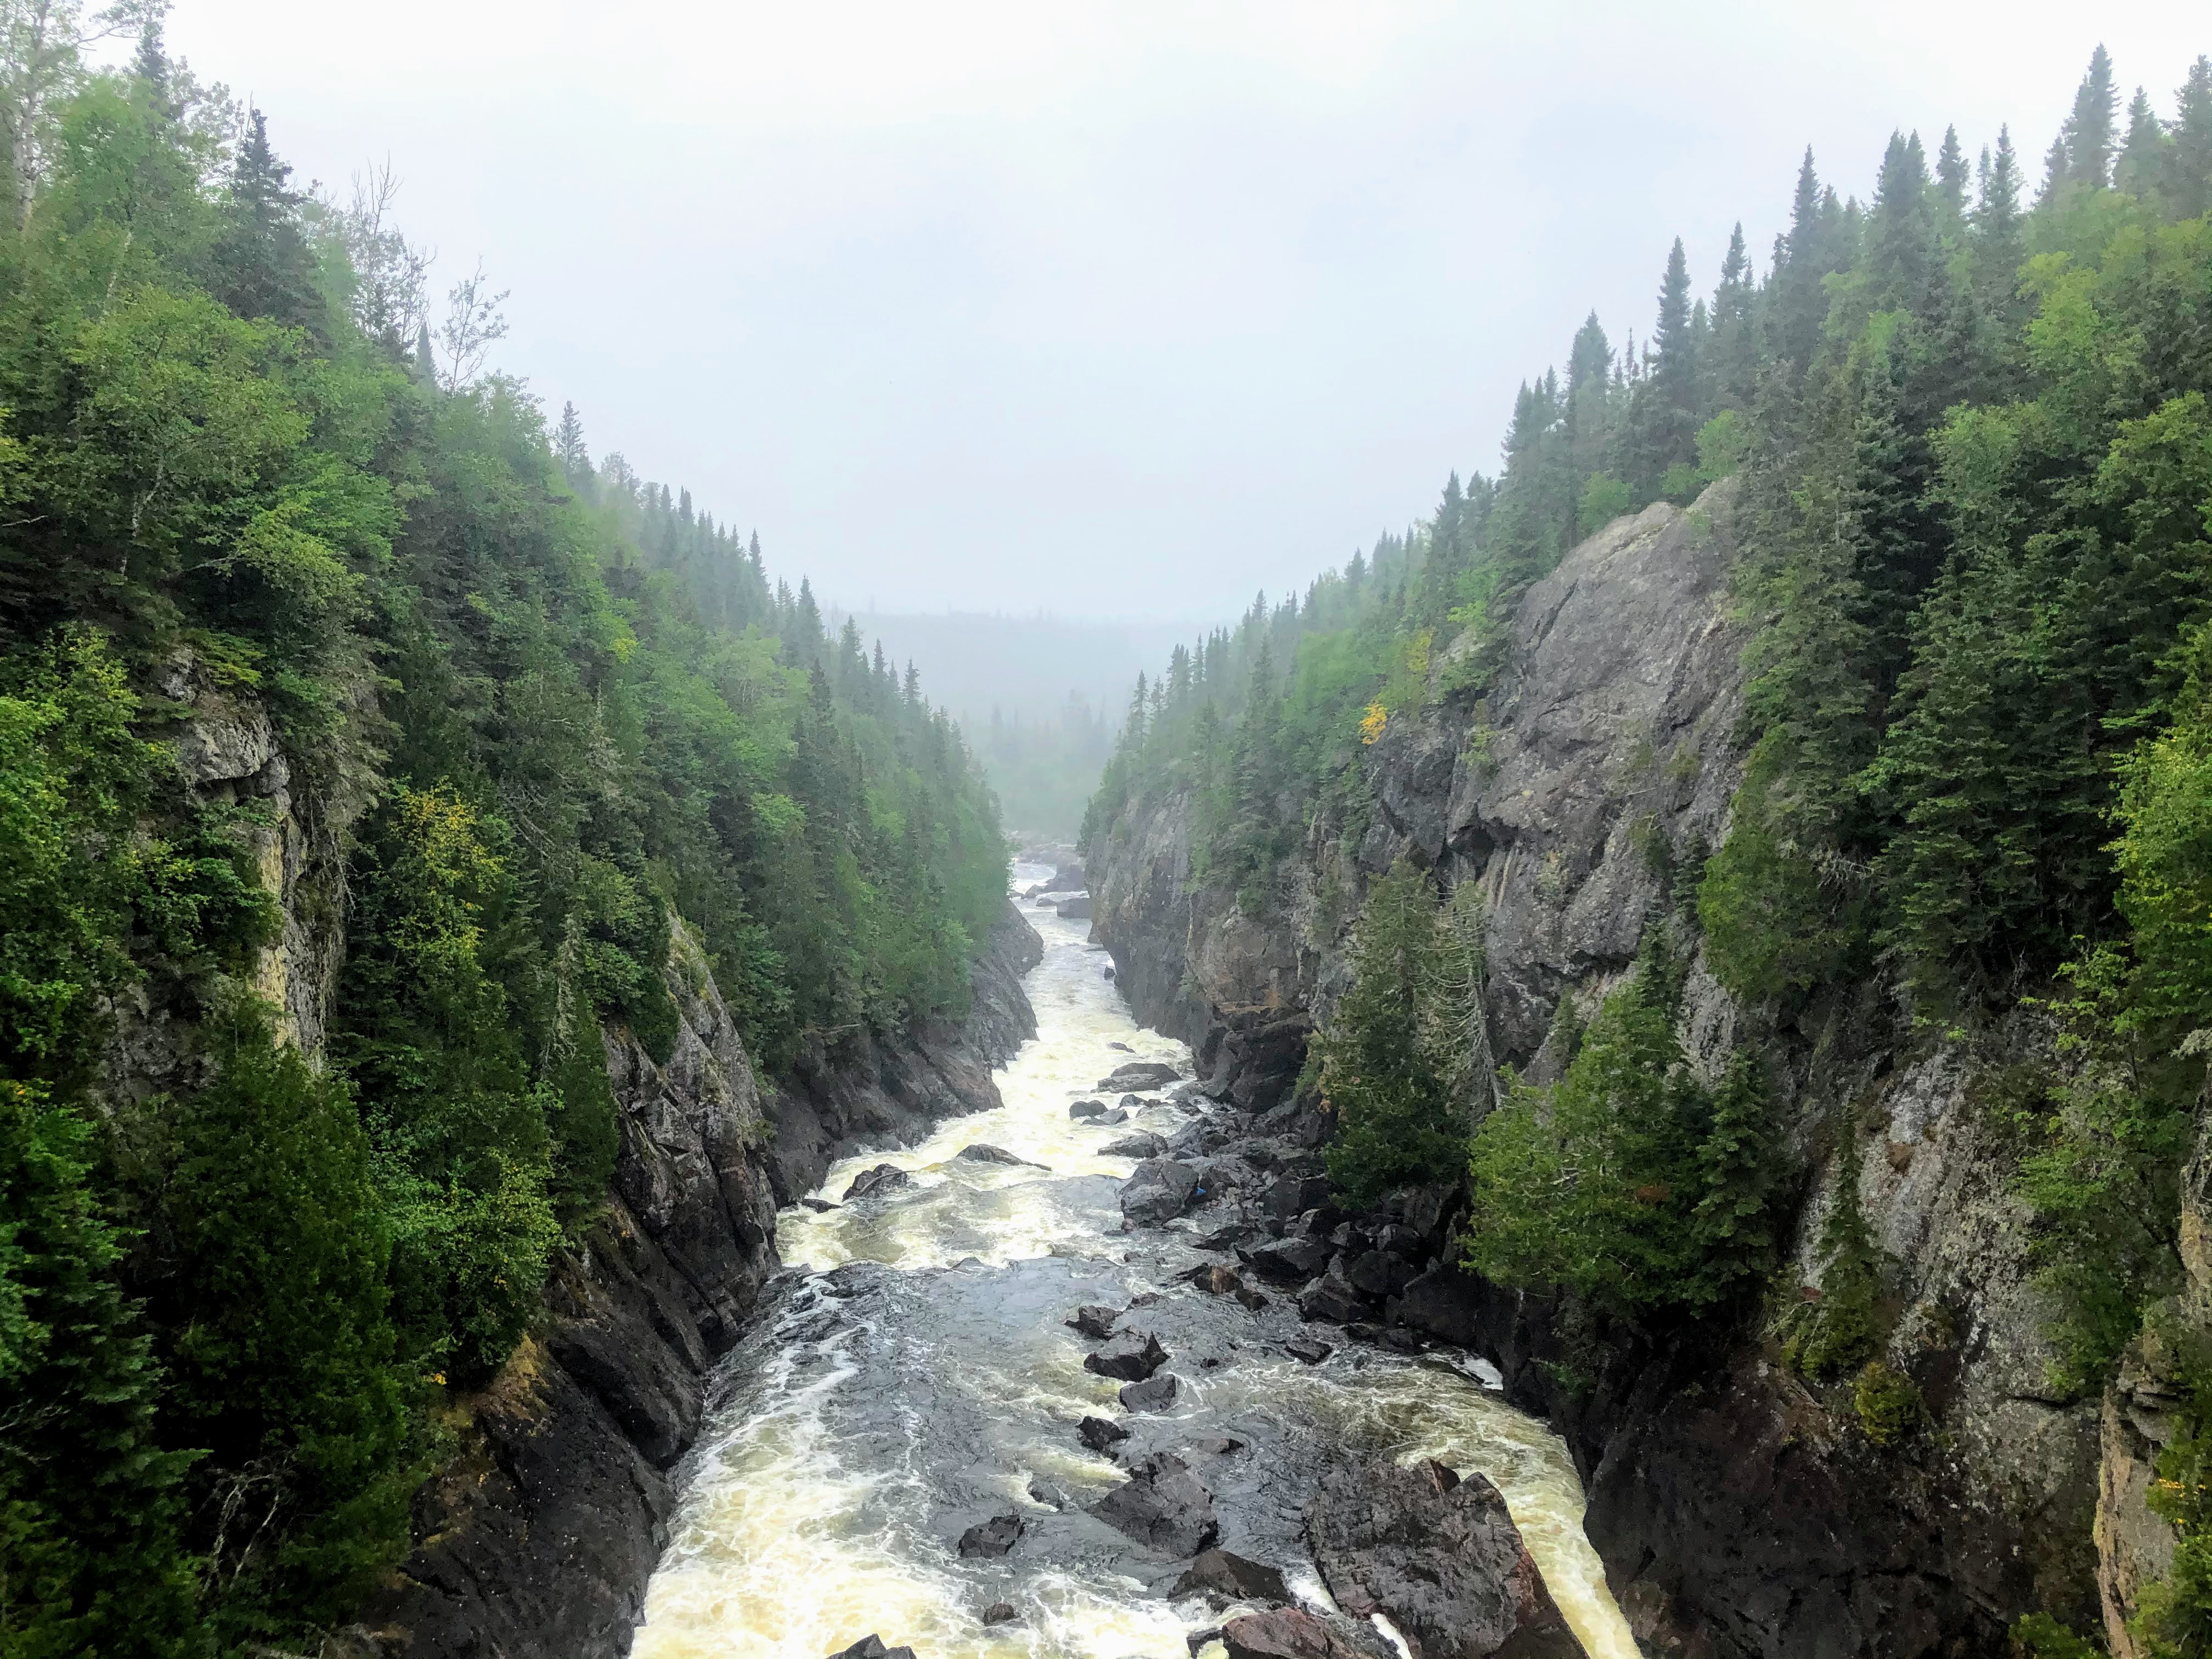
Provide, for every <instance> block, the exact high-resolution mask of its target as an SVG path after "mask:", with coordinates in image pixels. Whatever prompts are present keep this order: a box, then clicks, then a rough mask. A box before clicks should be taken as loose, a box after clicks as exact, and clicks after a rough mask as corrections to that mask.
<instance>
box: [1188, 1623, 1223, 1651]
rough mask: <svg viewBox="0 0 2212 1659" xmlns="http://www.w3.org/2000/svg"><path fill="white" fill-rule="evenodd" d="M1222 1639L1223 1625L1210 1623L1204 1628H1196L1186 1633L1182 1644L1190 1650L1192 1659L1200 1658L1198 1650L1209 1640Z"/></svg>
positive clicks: (1216, 1640)
mask: <svg viewBox="0 0 2212 1659" xmlns="http://www.w3.org/2000/svg"><path fill="white" fill-rule="evenodd" d="M1220 1639H1221V1626H1218V1625H1208V1626H1206V1628H1205V1629H1203V1630H1194V1631H1191V1632H1188V1634H1186V1635H1185V1636H1184V1637H1183V1638H1182V1644H1183V1645H1184V1646H1185V1647H1187V1648H1188V1649H1189V1650H1190V1652H1191V1659H1198V1650H1200V1648H1202V1647H1204V1646H1205V1645H1206V1644H1207V1643H1208V1642H1218V1641H1219V1640H1220Z"/></svg>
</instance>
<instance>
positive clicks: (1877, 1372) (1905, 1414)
mask: <svg viewBox="0 0 2212 1659" xmlns="http://www.w3.org/2000/svg"><path fill="white" fill-rule="evenodd" d="M1851 1409H1852V1410H1853V1411H1855V1412H1856V1413H1858V1419H1859V1426H1860V1427H1861V1428H1862V1429H1863V1430H1865V1431H1866V1437H1867V1438H1868V1439H1869V1440H1871V1441H1873V1442H1874V1443H1875V1445H1877V1446H1893V1445H1895V1444H1896V1443H1898V1442H1899V1441H1900V1440H1903V1439H1904V1438H1905V1437H1906V1436H1908V1435H1910V1434H1911V1432H1912V1431H1914V1430H1915V1429H1917V1428H1918V1427H1919V1426H1920V1419H1921V1417H1922V1415H1923V1409H1924V1408H1923V1405H1922V1402H1921V1398H1920V1385H1919V1384H1918V1383H1915V1382H1914V1381H1913V1380H1912V1379H1911V1377H1909V1376H1905V1373H1904V1372H1902V1371H1900V1370H1896V1369H1895V1368H1894V1367H1893V1366H1891V1365H1889V1364H1886V1363H1884V1362H1883V1361H1881V1360H1879V1359H1869V1361H1867V1363H1866V1365H1865V1368H1864V1369H1863V1370H1861V1371H1860V1372H1859V1375H1858V1380H1857V1382H1856V1383H1853V1384H1852V1385H1851Z"/></svg>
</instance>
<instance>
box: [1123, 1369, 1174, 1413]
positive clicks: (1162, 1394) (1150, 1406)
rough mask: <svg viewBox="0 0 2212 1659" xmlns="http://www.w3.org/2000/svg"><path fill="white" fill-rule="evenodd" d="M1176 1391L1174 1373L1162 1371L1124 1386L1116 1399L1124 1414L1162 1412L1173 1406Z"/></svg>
mask: <svg viewBox="0 0 2212 1659" xmlns="http://www.w3.org/2000/svg"><path fill="white" fill-rule="evenodd" d="M1178 1391H1179V1389H1178V1385H1177V1384H1176V1380H1175V1373H1174V1372H1172V1371H1164V1372H1162V1373H1161V1374H1160V1375H1159V1376H1148V1377H1146V1379H1145V1380H1144V1381H1143V1382H1141V1383H1128V1384H1127V1385H1125V1386H1124V1387H1123V1388H1122V1389H1121V1394H1120V1395H1119V1396H1118V1397H1119V1398H1120V1400H1121V1409H1122V1410H1123V1411H1125V1412H1164V1411H1165V1410H1166V1409H1167V1408H1168V1407H1170V1406H1172V1405H1174V1404H1175V1402H1176V1394H1177V1392H1178Z"/></svg>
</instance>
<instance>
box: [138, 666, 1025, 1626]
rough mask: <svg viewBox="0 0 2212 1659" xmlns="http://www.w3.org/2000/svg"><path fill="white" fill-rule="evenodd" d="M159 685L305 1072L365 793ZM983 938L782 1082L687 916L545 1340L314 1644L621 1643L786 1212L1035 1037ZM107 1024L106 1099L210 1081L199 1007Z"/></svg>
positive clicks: (950, 1101) (198, 700)
mask: <svg viewBox="0 0 2212 1659" xmlns="http://www.w3.org/2000/svg"><path fill="white" fill-rule="evenodd" d="M161 689H162V690H163V691H164V693H165V694H166V695H167V696H170V697H171V698H172V699H173V700H174V701H175V702H178V703H179V705H181V706H182V707H183V708H184V709H185V711H186V718H185V721H184V724H183V726H182V727H181V729H180V732H179V741H178V750H179V761H180V764H181V766H182V768H183V770H184V774H185V779H186V781H187V783H188V784H189V786H190V787H191V789H192V790H193V791H194V793H196V795H197V796H198V797H199V798H200V799H205V800H210V801H216V800H221V801H234V800H252V801H258V802H260V803H262V804H264V805H265V806H266V808H267V809H268V810H267V811H266V813H265V814H264V817H265V820H266V821H265V823H264V825H263V827H261V828H259V829H256V830H255V831H254V834H255V836H256V842H255V847H256V850H257V852H258V855H259V863H260V866H261V873H262V878H263V881H264V885H265V886H266V887H267V888H268V890H270V892H271V893H272V894H273V895H274V896H276V898H277V900H278V902H279V905H280V907H281V909H282V913H283V928H282V932H281V933H280V935H279V937H278V939H276V942H275V943H274V944H273V945H270V946H269V947H268V948H267V949H266V950H264V951H263V953H262V956H261V958H260V960H259V962H258V963H257V964H256V968H255V972H254V982H255V988H256V989H257V990H258V992H259V993H260V994H262V995H264V997H265V998H267V999H268V1000H269V1001H270V1003H271V1004H272V1005H273V1006H275V1007H276V1008H277V1009H278V1010H279V1011H280V1012H279V1027H280V1031H281V1034H282V1035H283V1038H284V1040H285V1041H288V1042H293V1043H295V1044H296V1045H297V1046H298V1047H299V1048H301V1051H302V1052H303V1053H305V1054H307V1055H309V1056H310V1057H311V1058H313V1059H318V1060H319V1057H320V1054H321V1051H322V1041H323V1032H324V1029H325V1018H326V1015H327V1012H328V1010H329V1007H330V999H331V994H332V991H333V987H335V984H336V981H337V969H338V967H339V964H340V962H341V959H342V956H343V942H344V936H343V881H344V865H343V845H344V839H345V831H346V829H347V827H348V825H349V823H350V822H351V820H352V817H354V816H355V813H356V811H357V807H356V806H355V805H349V804H348V803H346V802H343V801H334V800H331V799H322V798H313V797H309V796H307V795H305V794H304V793H302V792H301V791H299V790H298V789H296V788H295V784H294V781H293V778H292V775H291V772H290V769H289V767H288V764H287V763H286V760H285V757H284V755H283V751H282V749H281V747H280V745H279V744H278V743H277V741H276V737H275V735H274V732H273V731H272V728H271V726H270V722H269V720H268V718H267V716H266V714H265V713H264V712H263V711H262V710H260V709H259V708H258V707H257V706H255V705H254V704H253V703H252V702H250V701H247V700H242V699H238V698H234V697H231V696H226V695H224V694H222V693H221V692H220V691H218V690H216V689H214V688H212V687H210V685H208V684H204V682H203V681H202V680H201V679H200V678H199V677H198V676H197V674H196V672H195V671H194V670H193V668H192V665H191V662H190V661H189V659H179V662H178V663H177V664H176V665H174V666H173V671H171V673H170V674H169V676H168V678H167V682H166V683H165V684H163V685H162V687H161ZM984 945H985V948H984V950H983V951H982V952H981V955H980V957H979V958H978V960H977V961H976V963H975V966H974V968H973V969H972V971H971V974H970V989H971V993H972V1004H973V1006H972V1009H971V1012H970V1013H969V1016H968V1017H967V1018H963V1019H962V1020H959V1021H957V1022H939V1023H933V1024H925V1025H923V1026H921V1027H920V1028H919V1029H916V1030H913V1031H911V1032H908V1033H907V1034H906V1035H905V1036H902V1037H901V1038H899V1039H896V1040H893V1041H874V1040H871V1041H868V1042H864V1043H862V1044H861V1045H860V1047H859V1048H858V1049H857V1051H856V1052H852V1053H848V1054H842V1055H841V1056H839V1057H838V1059H837V1060H836V1061H834V1062H832V1061H830V1060H825V1059H824V1058H823V1057H822V1056H820V1055H816V1056H814V1057H813V1058H812V1059H811V1061H808V1062H805V1063H803V1064H802V1066H800V1068H799V1076H798V1077H797V1078H796V1079H794V1080H793V1083H792V1084H791V1085H790V1086H789V1087H788V1088H787V1089H779V1088H775V1087H772V1086H769V1085H766V1084H764V1083H763V1081H762V1079H760V1078H759V1077H758V1075H757V1073H756V1072H755V1070H754V1067H753V1064H752V1061H751V1059H750V1056H749V1055H748V1054H747V1052H746V1049H745V1045H744V1039H743V1038H742V1036H740V1034H739V1033H738V1030H737V1027H736V1025H735V1024H734V1022H733V1021H732V1018H731V1016H730V1012H729V1009H728V1007H727V1006H726V1004H725V1003H724V1001H723V999H722V995H721V992H720V988H719V987H717V986H716V984H715V983H714V975H713V974H712V972H711V970H710V969H709V967H708V962H707V959H706V956H705V953H704V951H703V950H702V947H701V945H700V943H699V941H698V939H697V938H696V936H695V935H694V934H693V933H690V930H689V929H687V928H686V927H684V926H683V924H681V923H680V922H678V923H676V924H674V927H673V930H672V933H671V949H670V952H669V959H668V963H667V968H666V983H667V986H668V989H669V992H670V994H671V996H672V997H673V998H674V1000H675V1003H676V1007H677V1012H678V1032H677V1036H676V1039H675V1042H674V1043H673V1046H672V1048H671V1050H670V1053H669V1054H668V1057H667V1059H666V1060H665V1062H662V1063H655V1061H654V1060H653V1059H652V1058H651V1056H650V1055H648V1054H647V1053H646V1052H645V1050H644V1049H643V1048H642V1047H641V1045H640V1044H639V1043H638V1042H637V1040H636V1039H635V1037H634V1036H631V1035H630V1033H629V1031H627V1030H623V1029H621V1028H618V1027H610V1028H608V1029H606V1030H605V1031H604V1032H603V1033H602V1036H603V1041H604V1044H605V1054H606V1064H607V1073H608V1077H609V1080H610V1081H611V1084H612V1085H613V1091H614V1095H615V1099H616V1103H617V1107H618V1109H619V1113H620V1131H621V1144H620V1150H619V1152H618V1154H617V1165H616V1171H615V1177H614V1182H613V1186H612V1189H611V1191H610V1193H609V1194H608V1195H607V1199H606V1202H605V1206H604V1207H603V1208H602V1210H601V1211H600V1212H599V1215H598V1216H597V1217H596V1218H594V1219H593V1221H592V1223H591V1225H589V1226H588V1227H587V1228H586V1229H585V1230H584V1231H583V1232H582V1234H581V1236H580V1237H578V1238H577V1239H576V1240H575V1241H574V1244H573V1247H572V1248H570V1249H567V1250H565V1251H564V1252H562V1255H560V1256H559V1258H558V1259H557V1261H556V1265H555V1267H554V1270H553V1273H552V1275H551V1279H550V1282H549V1283H548V1285H547V1286H546V1289H545V1298H544V1300H545V1312H544V1317H543V1319H542V1320H541V1321H540V1322H539V1323H538V1328H536V1329H535V1330H533V1332H532V1334H530V1335H529V1336H528V1337H527V1338H526V1339H525V1340H524V1342H523V1343H522V1345H521V1346H520V1348H519V1349H518V1351H517V1352H515V1354H514V1355H513V1357H512V1358H510V1359H509V1360H508V1362H507V1364H506V1365H505V1366H504V1367H503V1368H502V1369H501V1371H500V1373H499V1374H498V1376H496V1377H495V1378H494V1380H493V1381H492V1382H491V1383H490V1384H489V1386H488V1387H486V1388H485V1389H483V1390H482V1391H481V1392H480V1393H478V1394H477V1395H472V1396H470V1397H466V1398H463V1399H457V1400H455V1401H452V1402H451V1404H450V1409H449V1411H448V1413H447V1427H448V1428H449V1429H450V1430H451V1431H452V1432H453V1437H454V1443H455V1450H454V1453H453V1455H452V1456H451V1457H450V1458H449V1459H448V1460H447V1462H446V1464H445V1466H444V1467H443V1468H441V1469H440V1470H439V1471H438V1473H437V1474H435V1476H434V1477H433V1478H432V1479H431V1480H429V1481H428V1482H427V1483H426V1484H425V1485H424V1486H422V1488H421V1489H420V1490H419V1491H418V1492H416V1496H415V1499H414V1504H413V1523H414V1533H415V1538H416V1547H415V1550H414V1552H413V1553H412V1554H411V1555H410V1558H409V1559H407V1560H406V1562H404V1564H403V1565H402V1566H401V1567H400V1569H399V1570H398V1571H397V1572H395V1573H394V1574H393V1575H392V1577H391V1578H390V1580H389V1582H387V1583H386V1585H385V1586H384V1588H383V1589H380V1591H379V1592H378V1593H377V1595H375V1596H374V1598H373V1599H372V1600H371V1601H370V1603H369V1604H368V1606H367V1607H364V1608H363V1609H362V1611H361V1613H360V1616H359V1618H358V1620H357V1621H356V1622H355V1623H354V1624H353V1625H351V1626H349V1627H348V1628H347V1629H345V1630H343V1631H341V1632H337V1634H335V1635H334V1636H332V1637H331V1638H330V1640H329V1641H328V1642H327V1643H326V1644H325V1647H324V1650H323V1654H324V1659H397V1656H401V1655H404V1656H407V1659H463V1656H467V1659H476V1656H494V1655H496V1656H500V1659H603V1656H616V1655H620V1654H623V1653H626V1652H628V1651H629V1647H630V1641H631V1636H632V1632H633V1630H634V1628H635V1625H636V1623H637V1620H638V1619H639V1617H640V1615H641V1610H642V1607H643V1598H644V1591H645V1587H646V1582H647V1578H648V1577H649V1576H650V1574H651V1572H652V1571H653V1565H654V1563H655V1561H656V1560H657V1559H659V1553H660V1551H661V1549H662V1547H663V1546H664V1545H665V1541H666V1535H667V1532H666V1528H667V1522H668V1520H669V1518H670V1516H671V1513H672V1511H673V1507H674V1504H675V1501H676V1497H677V1492H676V1488H675V1486H674V1474H675V1469H676V1466H677V1464H678V1460H679V1459H680V1458H681V1457H682V1455H683V1454H684V1451H685V1450H686V1449H689V1447H690V1444H691V1443H692V1441H693V1440H694V1439H695V1437H696V1435H697V1433H698V1430H699V1427H700V1424H701V1421H702V1413H703V1411H704V1407H705V1401H706V1397H707V1392H708V1383H709V1382H710V1380H711V1375H712V1371H713V1369H714V1364H715V1363H716V1361H717V1360H718V1359H719V1358H720V1357H721V1356H722V1355H723V1354H724V1353H726V1352H727V1351H728V1350H729V1349H730V1348H731V1347H732V1346H733V1345H734V1344H735V1343H736V1341H737V1340H738V1335H739V1334H740V1332H741V1330H742V1328H743V1327H744V1322H745V1321H746V1319H747V1318H748V1317H749V1316H750V1314H751V1312H752V1310H753V1309H754V1307H755V1306H756V1304H757V1301H758V1298H759V1296H760V1293H761V1290H762V1287H763V1285H764V1284H765V1283H766V1282H767V1280H768V1279H769V1277H770V1276H771V1275H773V1274H774V1273H775V1272H776V1271H777V1270H778V1268H779V1267H780V1263H779V1262H778V1260H777V1257H776V1252H775V1211H776V1209H777V1208H778V1206H780V1205H781V1204H782V1203H785V1202H787V1201H789V1200H790V1199H791V1198H793V1197H794V1196H795V1195H796V1194H799V1193H801V1192H804V1191H806V1190H808V1189H810V1188H812V1187H813V1186H814V1185H816V1184H817V1182H819V1180H820V1179H821V1176H822V1175H823V1172H824V1171H825V1170H827V1168H828V1167H829V1164H830V1163H831V1162H833V1161H834V1160H835V1159H836V1158H842V1157H844V1156H847V1155H848V1153H850V1152H854V1151H857V1150H860V1149H862V1148H864V1147H872V1146H885V1145H890V1144H895V1143H896V1142H899V1141H902V1140H907V1139H913V1138H915V1137H917V1136H919V1135H920V1134H921V1133H927V1128H928V1127H929V1125H930V1124H931V1123H932V1122H933V1121H934V1120H937V1119H939V1118H943V1117H946V1116H951V1115H957V1114H959V1113H964V1112H972V1111H980V1110H983V1109H988V1108H990V1107H993V1106H995V1105H997V1104H998V1103H999V1092H998V1086H997V1085H996V1083H995V1082H994V1080H993V1079H992V1075H991V1073H992V1071H993V1069H994V1067H995V1066H1001V1065H1004V1064H1005V1063H1006V1061H1007V1060H1010V1059H1012V1056H1013V1054H1014V1052H1015V1050H1016V1049H1017V1048H1019V1047H1020V1045H1021V1043H1022V1042H1024V1040H1025V1039H1026V1038H1028V1037H1030V1036H1034V1035H1035V1033H1036V1016H1035V1013H1034V1012H1032V1010H1031V1009H1030V1004H1029V1000H1028V997H1027V995H1026V994H1024V991H1023V989H1022V985H1021V980H1022V975H1024V973H1026V972H1027V971H1028V969H1030V968H1032V967H1034V966H1035V965H1036V963H1037V961H1038V960H1039V958H1040V957H1041V955H1042V942H1041V941H1040V940H1039V939H1038V938H1037V936H1036V932H1035V930H1034V929H1032V928H1031V927H1030V925H1029V924H1028V922H1027V921H1024V920H1023V918H1022V917H1021V915H1020V914H1019V912H1018V911H1017V910H1016V909H1015V908H1014V907H1013V905H1012V903H1011V902H1010V903H1007V904H1006V905H1005V906H1004V907H1003V908H1002V909H1001V911H1000V916H999V919H998V922H997V925H996V926H995V927H994V930H993V932H992V934H991V936H990V937H989V939H987V940H986V941H984ZM195 1014H196V1010H195V1009H194V1008H192V1007H191V1006H189V1004H188V1003H185V1002H183V1001H171V1000H163V998H162V995H161V992H160V990H159V988H158V987H156V988H155V989H152V990H145V991H142V992H141V993H140V994H139V995H138V1000H137V1002H136V1003H135V1004H134V1005H133V1006H130V1007H127V1008H123V1009H119V1010H118V1021H117V1036H116V1037H115V1039H114V1042H113V1044H112V1048H111V1051H110V1053H109V1054H108V1057H107V1060H108V1063H107V1067H106V1070H107V1074H108V1076H109V1078H110V1079H111V1081H112V1085H113V1086H114V1087H115V1088H116V1089H118V1091H123V1092H125V1093H128V1094H131V1095H133V1096H137V1097H146V1096H150V1095H153V1094H155V1093H158V1092H161V1091H164V1090H167V1089H170V1088H174V1087H178V1086H183V1085H191V1084H193V1083H196V1082H197V1081H200V1080H201V1079H199V1078H198V1077H197V1075H196V1074H195V1073H194V1071H193V1068H194V1067H196V1066H199V1065H201V1064H203V1063H204V1062H202V1061H200V1060H197V1059H196V1058H194V1056H195V1054H196V1046H195V1044H194V1043H193V1042H192V1022H193V1019H194V1018H195Z"/></svg>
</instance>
